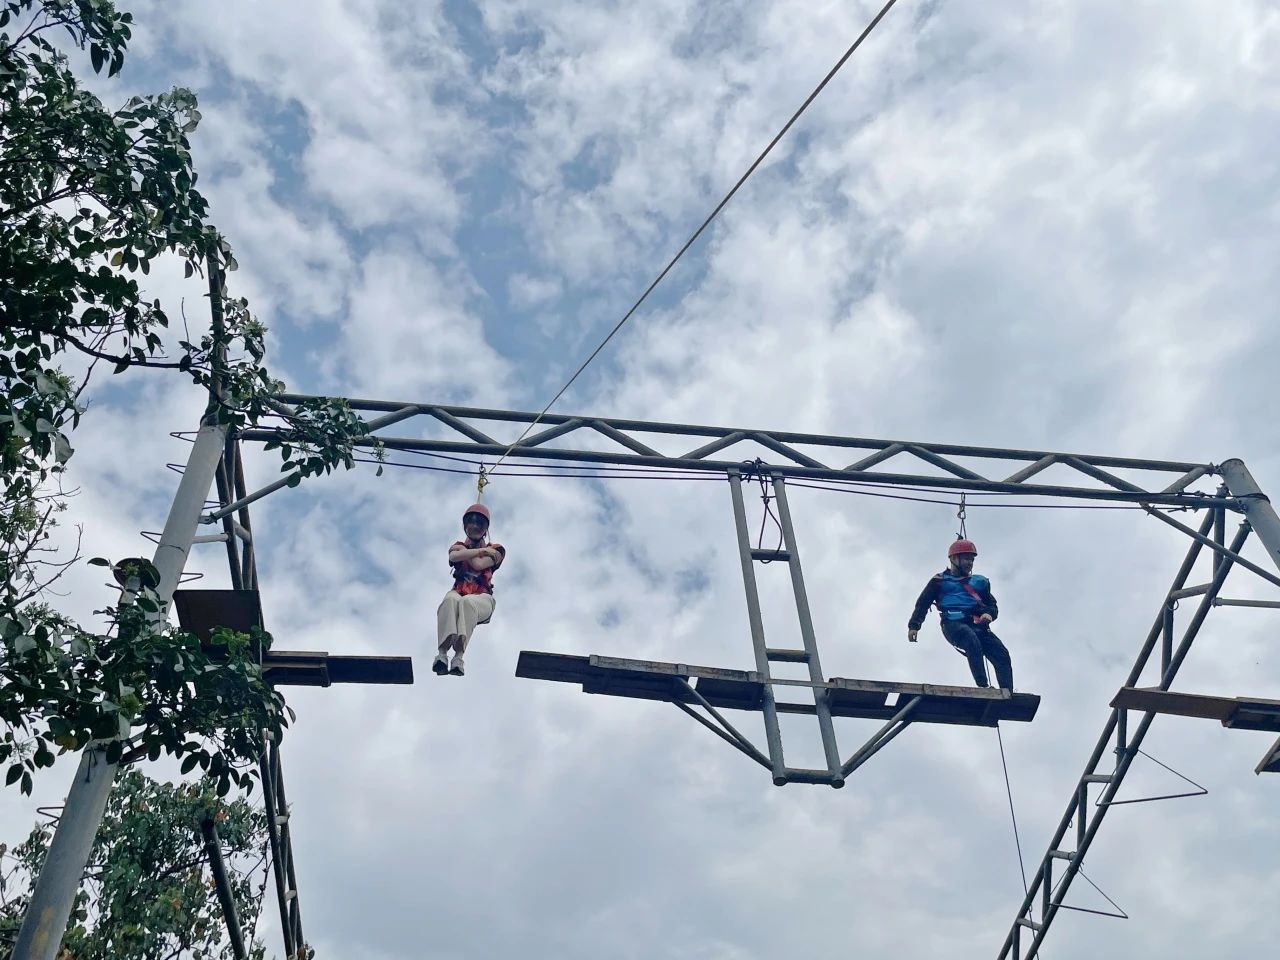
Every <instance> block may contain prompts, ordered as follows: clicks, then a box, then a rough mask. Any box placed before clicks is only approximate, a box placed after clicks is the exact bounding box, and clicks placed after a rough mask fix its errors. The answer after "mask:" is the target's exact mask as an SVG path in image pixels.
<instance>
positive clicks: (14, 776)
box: [4, 763, 23, 787]
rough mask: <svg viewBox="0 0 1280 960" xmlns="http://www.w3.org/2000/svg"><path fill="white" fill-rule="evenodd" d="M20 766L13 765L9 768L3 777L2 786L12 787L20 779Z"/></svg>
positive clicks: (18, 764)
mask: <svg viewBox="0 0 1280 960" xmlns="http://www.w3.org/2000/svg"><path fill="white" fill-rule="evenodd" d="M22 772H23V771H22V764H20V763H15V764H14V765H13V766H11V767H10V768H9V772H8V773H6V774H5V775H4V785H5V786H6V787H12V786H13V785H14V784H15V783H17V782H18V781H19V780H20V779H21V778H22Z"/></svg>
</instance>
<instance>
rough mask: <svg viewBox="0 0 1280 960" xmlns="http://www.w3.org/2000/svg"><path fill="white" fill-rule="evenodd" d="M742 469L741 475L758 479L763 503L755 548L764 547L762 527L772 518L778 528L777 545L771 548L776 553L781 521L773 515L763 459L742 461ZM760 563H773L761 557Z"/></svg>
mask: <svg viewBox="0 0 1280 960" xmlns="http://www.w3.org/2000/svg"><path fill="white" fill-rule="evenodd" d="M742 463H743V466H744V468H745V469H744V470H743V471H742V476H743V477H744V478H745V479H747V480H750V479H751V478H752V477H753V476H754V477H755V479H756V480H758V481H760V501H761V502H762V503H763V504H764V513H763V514H762V515H761V516H760V534H759V536H757V537H756V549H757V550H763V549H764V528H765V524H766V522H767V521H769V520H772V521H773V524H774V526H776V527H777V528H778V545H777V546H776V547H774V548H773V552H774V553H777V552H778V551H779V550H781V549H782V544H783V540H784V539H785V538H784V536H783V533H782V523H781V521H779V520H778V518H777V517H775V516H774V515H773V506H772V503H771V501H772V500H773V497H772V496H771V495H770V494H769V474H768V471H767V470H766V469H765V464H764V461H763V460H761V459H760V458H759V457H756V458H755V459H754V460H743V461H742ZM760 562H761V563H773V560H772V559H767V560H766V559H761V561H760Z"/></svg>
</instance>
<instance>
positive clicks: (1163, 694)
mask: <svg viewBox="0 0 1280 960" xmlns="http://www.w3.org/2000/svg"><path fill="white" fill-rule="evenodd" d="M1111 706H1113V707H1123V708H1124V709H1126V710H1143V711H1148V712H1151V713H1167V714H1173V715H1175V716H1179V717H1200V718H1202V719H1205V720H1217V721H1219V722H1221V724H1222V725H1223V726H1224V727H1230V728H1231V729H1233V730H1267V731H1271V732H1273V733H1280V700H1260V699H1257V698H1254V697H1206V696H1203V695H1201V694H1197V693H1174V692H1173V691H1172V690H1158V689H1156V688H1154V687H1121V688H1120V692H1119V693H1117V694H1116V695H1115V698H1114V699H1113V700H1112V701H1111Z"/></svg>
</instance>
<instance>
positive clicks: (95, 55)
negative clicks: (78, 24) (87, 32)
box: [89, 43, 107, 73]
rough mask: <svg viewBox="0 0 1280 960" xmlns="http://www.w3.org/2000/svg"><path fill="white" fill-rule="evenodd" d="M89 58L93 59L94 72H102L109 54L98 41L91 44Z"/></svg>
mask: <svg viewBox="0 0 1280 960" xmlns="http://www.w3.org/2000/svg"><path fill="white" fill-rule="evenodd" d="M89 59H90V60H92V61H93V72H94V73H101V72H102V67H103V64H105V63H106V62H107V55H106V53H105V52H104V51H103V49H102V47H100V46H98V44H96V43H95V44H93V45H92V46H90V47H89Z"/></svg>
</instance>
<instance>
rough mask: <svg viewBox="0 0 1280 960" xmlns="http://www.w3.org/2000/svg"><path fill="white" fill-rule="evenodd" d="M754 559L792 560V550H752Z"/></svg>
mask: <svg viewBox="0 0 1280 960" xmlns="http://www.w3.org/2000/svg"><path fill="white" fill-rule="evenodd" d="M751 559H752V560H784V561H786V562H788V563H790V562H791V551H789V550H752V551H751Z"/></svg>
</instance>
